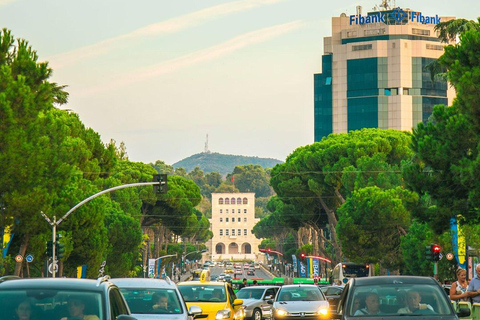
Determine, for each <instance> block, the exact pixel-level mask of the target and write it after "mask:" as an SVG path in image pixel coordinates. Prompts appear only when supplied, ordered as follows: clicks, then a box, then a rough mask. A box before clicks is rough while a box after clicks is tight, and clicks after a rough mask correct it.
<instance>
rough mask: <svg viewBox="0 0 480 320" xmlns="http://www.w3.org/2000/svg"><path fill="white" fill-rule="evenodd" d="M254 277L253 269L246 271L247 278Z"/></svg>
mask: <svg viewBox="0 0 480 320" xmlns="http://www.w3.org/2000/svg"><path fill="white" fill-rule="evenodd" d="M254 275H255V268H250V269H248V271H247V276H254Z"/></svg>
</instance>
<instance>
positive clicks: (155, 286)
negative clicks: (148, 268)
mask: <svg viewBox="0 0 480 320" xmlns="http://www.w3.org/2000/svg"><path fill="white" fill-rule="evenodd" d="M111 282H113V283H114V284H116V285H117V287H119V288H120V291H121V292H122V294H123V296H124V297H125V300H126V301H127V304H128V307H129V308H130V312H131V313H132V316H134V317H135V318H137V319H138V320H155V319H157V320H158V319H162V320H192V319H193V318H194V317H195V316H196V315H200V314H201V313H202V309H201V308H200V307H197V306H191V307H190V309H189V310H188V311H187V306H186V304H185V301H184V300H183V298H182V295H181V293H180V291H179V290H178V288H177V286H176V284H175V283H173V282H172V281H170V279H168V278H167V279H165V280H164V279H143V278H114V279H111Z"/></svg>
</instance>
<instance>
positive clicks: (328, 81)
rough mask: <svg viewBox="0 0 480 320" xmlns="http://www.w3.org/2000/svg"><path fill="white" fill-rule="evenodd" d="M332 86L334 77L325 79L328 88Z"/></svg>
mask: <svg viewBox="0 0 480 320" xmlns="http://www.w3.org/2000/svg"><path fill="white" fill-rule="evenodd" d="M331 84H332V77H326V78H325V85H326V86H329V85H331Z"/></svg>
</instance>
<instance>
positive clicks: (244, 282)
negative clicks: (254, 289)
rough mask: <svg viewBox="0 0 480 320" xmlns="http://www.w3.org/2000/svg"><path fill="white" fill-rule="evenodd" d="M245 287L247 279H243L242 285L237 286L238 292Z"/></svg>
mask: <svg viewBox="0 0 480 320" xmlns="http://www.w3.org/2000/svg"><path fill="white" fill-rule="evenodd" d="M246 286H247V278H243V281H242V283H240V285H239V286H238V290H240V289H242V288H245V287H246Z"/></svg>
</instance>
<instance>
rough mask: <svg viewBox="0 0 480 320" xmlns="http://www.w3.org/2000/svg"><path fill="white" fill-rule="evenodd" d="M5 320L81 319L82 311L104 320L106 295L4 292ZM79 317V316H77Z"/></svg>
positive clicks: (1, 293) (0, 300)
mask: <svg viewBox="0 0 480 320" xmlns="http://www.w3.org/2000/svg"><path fill="white" fill-rule="evenodd" d="M0 310H1V311H2V316H1V318H2V319H17V318H20V317H23V318H25V317H26V314H28V315H29V318H30V319H61V318H67V317H69V318H73V317H77V318H78V314H79V312H80V311H81V312H82V313H83V315H84V316H86V315H91V317H89V319H92V320H103V319H104V318H103V314H104V312H103V308H102V296H101V294H100V293H99V292H79V291H69V290H53V289H52V290H49V289H39V290H34V289H26V290H25V289H24V290H8V291H0ZM75 315H77V316H75Z"/></svg>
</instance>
